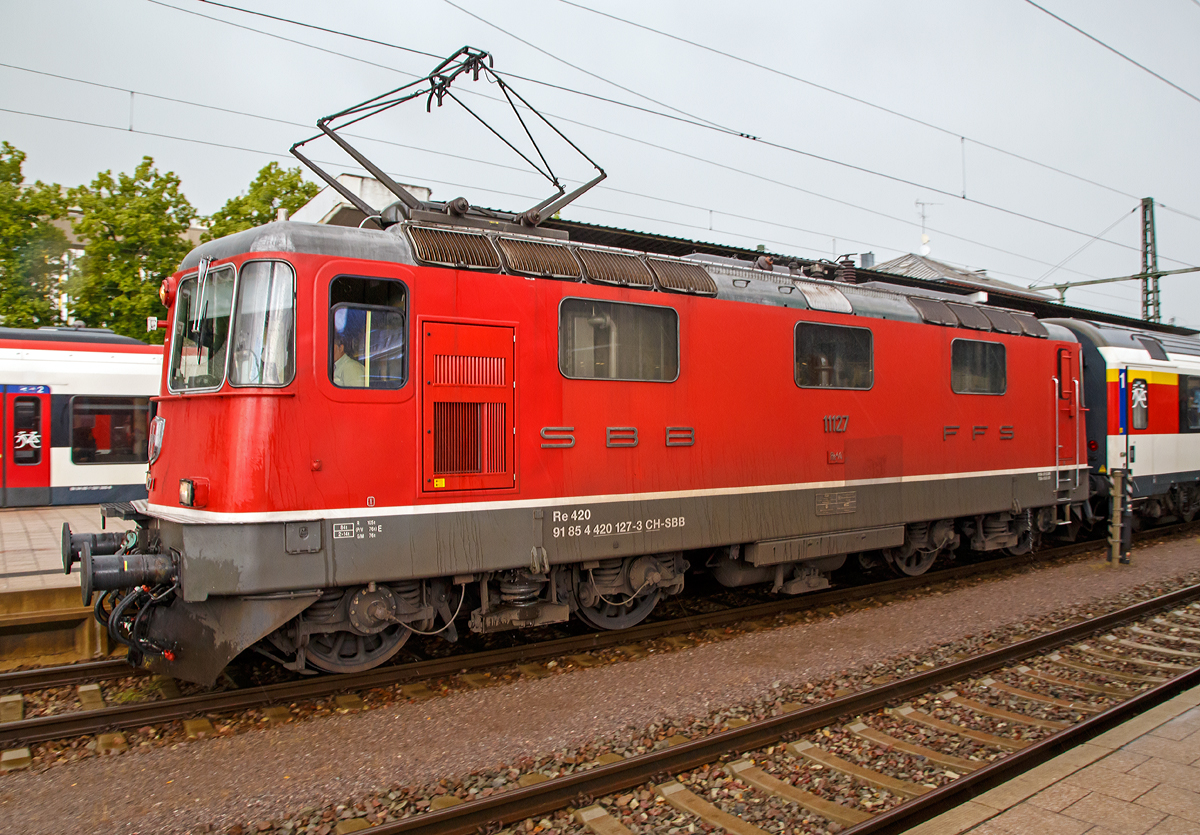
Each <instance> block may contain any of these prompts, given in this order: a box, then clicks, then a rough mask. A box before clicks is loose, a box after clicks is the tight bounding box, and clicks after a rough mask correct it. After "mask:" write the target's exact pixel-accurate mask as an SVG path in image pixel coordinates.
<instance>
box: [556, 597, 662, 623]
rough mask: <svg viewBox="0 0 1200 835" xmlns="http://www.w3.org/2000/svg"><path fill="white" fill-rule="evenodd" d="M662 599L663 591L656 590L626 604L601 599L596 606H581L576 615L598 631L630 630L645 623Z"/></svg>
mask: <svg viewBox="0 0 1200 835" xmlns="http://www.w3.org/2000/svg"><path fill="white" fill-rule="evenodd" d="M660 597H662V589H654V591H652V592H650V593H649V594H647V595H644V596H642V597H635V598H633V599H632V600H630V601H628V602H626V603H610V602H608V601H607V600H603V599H601V600H599V601H597V602H596V605H595V606H583V605H580V606H579V608H578V609H577V610H576V614H578V615H579V617H580V619H581V620H582V621H583V622H584V623H586V624H588V625H590V626H593V627H595V628H596V629H628V628H629V627H631V626H637V625H638V624H639V623H641V622H642V621H644V620H645V619H646V616H647V615H649V614H650V613H651V612H653V611H654V607H655V605H657V603H658V599H659V598H660Z"/></svg>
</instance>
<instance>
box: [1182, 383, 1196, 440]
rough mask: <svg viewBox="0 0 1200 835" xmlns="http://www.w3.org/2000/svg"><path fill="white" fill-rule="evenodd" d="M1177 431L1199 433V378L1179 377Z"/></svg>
mask: <svg viewBox="0 0 1200 835" xmlns="http://www.w3.org/2000/svg"><path fill="white" fill-rule="evenodd" d="M1179 431H1180V432H1200V377H1185V376H1183V375H1182V374H1181V375H1180V376H1179Z"/></svg>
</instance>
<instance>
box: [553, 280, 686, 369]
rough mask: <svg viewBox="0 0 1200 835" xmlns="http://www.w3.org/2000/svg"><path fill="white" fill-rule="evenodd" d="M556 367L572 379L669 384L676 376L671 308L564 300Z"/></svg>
mask: <svg viewBox="0 0 1200 835" xmlns="http://www.w3.org/2000/svg"><path fill="white" fill-rule="evenodd" d="M558 368H559V370H560V371H561V372H562V374H563V376H564V377H570V378H572V379H576V380H632V381H644V382H671V381H673V380H675V379H676V378H677V377H678V376H679V313H678V312H676V310H675V308H673V307H651V306H649V305H641V304H624V303H619V302H601V301H593V300H592V299H563V301H562V305H561V306H560V307H559V309H558Z"/></svg>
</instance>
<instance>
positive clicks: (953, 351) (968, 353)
mask: <svg viewBox="0 0 1200 835" xmlns="http://www.w3.org/2000/svg"><path fill="white" fill-rule="evenodd" d="M950 390H951V391H953V392H954V393H955V394H1004V392H1005V391H1007V390H1008V368H1007V361H1006V358H1005V352H1004V345H1003V344H1001V343H999V342H981V341H977V340H974V339H956V340H954V341H953V342H952V343H950Z"/></svg>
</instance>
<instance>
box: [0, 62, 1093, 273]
mask: <svg viewBox="0 0 1200 835" xmlns="http://www.w3.org/2000/svg"><path fill="white" fill-rule="evenodd" d="M0 67H6V68H9V69H13V70H18V71H21V72H28V73H33V74H37V75H43V76H48V77H51V78H56V79H60V80H63V81H70V82H75V83H79V84H85V85H89V86H93V87H98V88H102V89H107V90H113V91H116V92H122V93H125V92H128V93H136V95H139V96H143V97H145V98H152V99H159V100H162V101H168V102H172V103H176V104H183V105H188V106H192V107H199V108H205V109H210V110H214V111H217V112H221V113H228V114H231V115H237V116H244V117H247V118H253V119H259V120H262V121H268V122H273V123H276V124H281V125H287V126H289V127H300V128H307V127H309V126H308V125H305V124H302V123H299V122H292V121H290V120H286V119H279V118H275V117H271V116H266V115H264V114H261V113H250V112H247V111H241V110H234V109H231V108H227V107H220V106H217V105H210V104H204V103H201V102H194V101H189V100H186V99H181V98H178V97H173V96H162V95H159V94H156V93H147V92H144V91H135V90H129V89H128V88H125V87H118V86H114V85H110V84H103V83H100V82H96V81H89V80H85V79H79V78H73V77H71V76H67V75H63V74H61V73H53V72H48V71H45V70H34V69H30V68H28V67H19V66H17V65H14V64H7V63H2V62H0ZM13 112H19V113H21V114H22V115H27V116H31V117H35V118H49V119H53V118H58V117H52V116H45V115H43V114H37V113H29V112H25V111H13ZM64 121H74V122H76V123H78V124H88V125H91V126H93V127H101V128H111V127H112V126H109V125H103V124H100V123H90V122H80V121H79V120H64ZM566 121H572V120H566ZM576 124H580V125H581V126H584V127H592V126H589V125H586V124H585V123H576ZM120 129H121V130H126V129H125V128H120ZM594 129H598V130H603V129H599V128H594ZM133 132H134V133H145V134H146V135H151V136H156V137H159V138H168V139H174V140H177V141H184V142H186V141H189V139H188V137H181V136H176V135H171V134H161V133H150V132H146V131H133ZM610 133H611V132H610ZM348 135H349V136H352V137H354V138H358V139H363V140H367V141H370V142H378V143H380V144H382V145H386V146H389V147H395V148H402V149H405V150H412V151H417V152H420V153H427V154H432V155H435V156H444V157H447V158H451V159H456V160H463V161H467V162H474V163H477V164H481V165H486V166H491V167H494V168H500V169H505V170H508V171H513V172H517V173H521V174H526V173H529V172H528V170H527V169H525V168H521V167H519V166H511V165H507V164H504V163H500V162H494V161H490V160H482V159H478V158H475V157H468V156H464V155H461V154H454V153H451V152H448V151H442V150H438V149H433V148H423V147H420V146H416V145H408V144H405V143H402V142H396V141H394V140H388V139H381V138H378V137H371V136H365V135H362V134H348ZM615 135H617V136H620V137H622V138H624V139H627V140H628V141H632V142H638V143H641V144H646V145H648V146H649V147H653V148H655V149H657V150H661V151H664V152H667V153H678V152H677V151H675V150H674V149H671V148H667V147H666V146H662V145H658V144H656V143H652V142H648V141H646V140H640V139H636V138H634V137H627V136H625V135H623V134H615ZM197 141H198V142H200V144H205V145H216V146H218V147H223V146H222V145H221V143H210V142H203V141H200V140H197ZM230 147H233V146H230ZM236 149H237V150H245V151H249V152H251V153H266V154H270V155H271V156H276V157H279V158H282V159H291V157H289V156H287V155H284V154H276V153H271V152H266V151H261V152H260V151H254V150H253V149H245V148H236ZM692 159H695V160H700V161H702V162H707V163H708V164H710V165H718V166H720V167H725V168H727V169H728V170H730V171H731V172H733V173H738V174H740V175H744V176H749V177H755V178H758V179H761V180H763V181H764V182H769V183H774V184H777V185H781V186H783V187H785V188H789V189H794V190H797V191H799V192H801V193H804V194H808V195H810V196H813V197H817V198H820V199H823V200H827V201H830V202H833V203H836V204H838V205H842V206H845V207H847V208H852V209H856V210H858V211H862V212H866V213H868V214H872V215H876V216H878V217H882V218H884V219H886V220H891V221H894V222H896V223H901V224H904V225H908V226H912V227H914V228H915V227H917V226H919V225H920V224H918V223H916V222H915V221H912V220H909V219H907V218H903V217H897V216H895V215H890V214H887V213H886V212H881V211H878V210H876V209H871V208H868V207H866V206H860V205H858V204H856V203H852V202H850V201H847V200H843V199H841V198H837V197H832V196H830V195H826V194H822V193H821V192H817V191H813V190H812V189H806V188H802V187H800V186H793V185H790V184H787V183H782V182H780V181H778V180H776V179H774V178H771V177H767V176H764V175H759V174H755V173H753V172H749V171H744V170H742V169H738V168H733V167H730V166H724V165H723V164H720V163H716V162H714V161H711V160H703V159H702V158H699V157H692ZM327 164H330V165H332V164H333V163H327ZM458 187H462V188H467V187H466V186H458ZM482 190H484V191H493V190H490V189H482ZM598 190H603V191H609V192H615V193H619V194H626V195H629V196H632V197H638V198H642V199H650V200H656V201H659V202H663V203H668V204H673V205H678V206H683V207H686V208H690V209H696V210H699V211H706V212H717V213H718V214H723V215H730V216H732V215H731V213H728V212H722V211H720V210H719V209H713V208H711V207H707V206H698V205H695V204H690V203H683V202H680V201H676V200H672V199H670V198H664V197H660V196H656V195H650V194H645V193H642V192H635V191H628V190H625V189H620V188H617V187H615V186H611V185H602V186H599V187H598ZM496 193H504V194H509V192H496ZM512 196H520V197H522V198H525V197H527V195H512ZM615 213H616V214H624V215H627V216H631V217H637V218H639V219H646V220H659V221H662V220H663V219H661V218H648V217H645V216H642V215H633V214H630V213H625V212H615ZM737 216H738V217H743V218H745V219H746V220H749V221H752V222H755V223H762V224H768V225H772V226H778V227H781V228H786V229H791V230H794V231H801V232H805V233H807V234H814V235H818V236H821V237H828V238H837V239H840V240H846V241H850V240H855V239H852V238H851V237H850V236H847V235H844V234H839V235H833V234H830V233H826V232H815V231H813V230H808V229H804V228H802V227H798V226H794V225H789V224H781V223H778V222H777V221H771V220H766V219H763V218H754V217H749V216H746V215H744V214H739V215H737ZM668 222H670V221H668ZM681 225H684V226H687V227H688V228H697V229H702V228H703V227H700V226H692V225H691V224H681ZM929 231H931V232H934V233H935V234H938V235H942V236H944V237H947V238H951V239H954V240H960V241H962V242H964V243H968V244H971V245H974V246H979V247H983V248H985V249H989V250H992V251H994V252H999V253H1001V254H1004V255H1009V256H1012V257H1016V258H1020V259H1022V260H1025V261H1029V262H1031V263H1035V264H1039V265H1041V266H1053V265H1052V264H1051V263H1050V262H1048V261H1043V260H1041V259H1037V258H1033V257H1031V256H1029V255H1025V254H1022V253H1019V252H1015V251H1013V250H1008V249H1004V248H1003V247H998V246H994V245H992V244H988V243H985V242H983V241H979V240H975V239H973V238H968V237H965V236H962V235H956V234H954V233H952V232H948V231H946V230H942V229H938V228H935V227H929ZM856 242H857V243H868V245H869V246H879V247H880V248H882V249H896V251H903V250H902V249H900V248H897V247H890V246H885V245H877V244H871V243H869V242H862V241H856ZM1066 271H1067V272H1071V273H1074V274H1075V275H1079V276H1083V277H1085V278H1095V277H1096V276H1093V275H1091V274H1089V273H1082V272H1079V271H1078V270H1070V269H1068V270H1066ZM1023 280H1027V279H1023Z"/></svg>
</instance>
